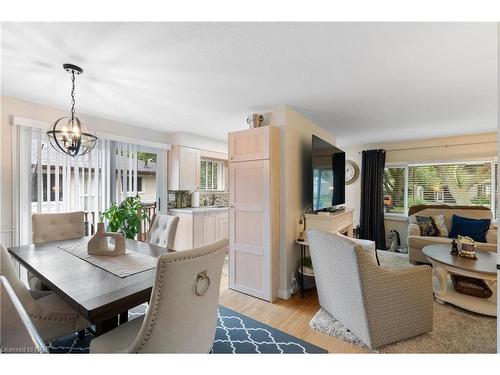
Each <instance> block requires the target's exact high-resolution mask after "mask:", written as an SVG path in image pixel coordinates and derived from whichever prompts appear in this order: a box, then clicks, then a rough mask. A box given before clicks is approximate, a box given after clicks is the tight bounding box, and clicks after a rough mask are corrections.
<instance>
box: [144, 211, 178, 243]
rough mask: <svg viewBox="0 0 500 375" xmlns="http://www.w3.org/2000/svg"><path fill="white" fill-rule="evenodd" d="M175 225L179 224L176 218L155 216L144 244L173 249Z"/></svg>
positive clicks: (162, 215) (161, 215)
mask: <svg viewBox="0 0 500 375" xmlns="http://www.w3.org/2000/svg"><path fill="white" fill-rule="evenodd" d="M177 224H179V218H178V217H177V216H170V215H164V214H155V215H154V216H153V222H152V223H151V226H150V227H149V231H148V234H147V236H146V242H147V243H150V244H151V245H156V246H160V247H166V248H167V249H173V248H174V242H175V233H176V232H177Z"/></svg>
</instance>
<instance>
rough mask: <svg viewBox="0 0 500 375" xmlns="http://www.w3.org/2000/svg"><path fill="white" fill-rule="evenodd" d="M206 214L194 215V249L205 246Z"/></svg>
mask: <svg viewBox="0 0 500 375" xmlns="http://www.w3.org/2000/svg"><path fill="white" fill-rule="evenodd" d="M205 216H206V215H205V214H204V213H201V214H193V247H199V246H203V245H204V244H205Z"/></svg>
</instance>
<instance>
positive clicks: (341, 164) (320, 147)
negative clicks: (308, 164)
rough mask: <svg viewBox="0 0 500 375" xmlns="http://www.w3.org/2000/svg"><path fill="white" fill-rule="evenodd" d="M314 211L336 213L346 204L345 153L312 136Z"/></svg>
mask: <svg viewBox="0 0 500 375" xmlns="http://www.w3.org/2000/svg"><path fill="white" fill-rule="evenodd" d="M312 180H313V181H312V189H313V193H312V198H313V202H312V209H313V211H315V212H316V211H334V210H336V209H339V208H340V207H341V206H342V205H344V204H345V152H344V151H342V150H341V149H339V148H337V147H335V146H333V145H332V144H330V143H328V142H326V141H324V140H322V139H321V138H319V137H316V136H315V135H313V136H312Z"/></svg>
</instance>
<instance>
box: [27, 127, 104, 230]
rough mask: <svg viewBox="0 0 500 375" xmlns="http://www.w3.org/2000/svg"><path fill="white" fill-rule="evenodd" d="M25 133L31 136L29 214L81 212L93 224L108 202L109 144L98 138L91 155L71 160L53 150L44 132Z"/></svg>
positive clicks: (35, 129)
mask: <svg viewBox="0 0 500 375" xmlns="http://www.w3.org/2000/svg"><path fill="white" fill-rule="evenodd" d="M25 134H29V136H30V137H31V142H30V143H31V158H30V181H29V182H30V184H29V189H30V194H29V196H30V198H31V199H30V201H31V213H54V212H68V211H84V212H85V213H86V220H87V221H88V222H90V223H92V224H93V225H95V224H96V223H97V221H98V219H99V215H100V213H101V212H102V211H103V210H104V209H106V208H107V207H108V202H109V201H110V199H109V198H110V191H109V179H108V178H107V176H106V173H104V171H105V170H107V169H109V156H108V155H109V148H110V141H107V140H101V139H100V140H98V141H97V143H96V146H95V147H94V149H93V150H92V151H91V152H90V153H88V154H86V155H84V156H81V157H76V158H73V157H70V156H67V155H64V154H62V153H61V152H59V151H57V150H55V149H54V148H53V147H52V146H51V145H50V143H49V141H48V138H47V134H46V132H45V131H44V130H43V129H39V128H32V129H31V130H30V131H29V133H26V132H25ZM25 152H29V150H25Z"/></svg>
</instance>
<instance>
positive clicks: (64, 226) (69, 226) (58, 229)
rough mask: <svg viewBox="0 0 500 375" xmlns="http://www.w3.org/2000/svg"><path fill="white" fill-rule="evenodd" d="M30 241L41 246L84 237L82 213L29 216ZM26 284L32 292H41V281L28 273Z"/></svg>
mask: <svg viewBox="0 0 500 375" xmlns="http://www.w3.org/2000/svg"><path fill="white" fill-rule="evenodd" d="M31 228H32V241H33V243H34V244H41V243H45V242H51V241H61V240H70V239H73V238H79V237H85V235H86V233H85V223H84V213H83V211H77V212H64V213H54V214H33V215H32V216H31ZM28 284H29V286H30V288H31V289H33V290H42V282H41V280H40V279H39V278H38V277H36V276H35V275H33V274H32V273H31V272H28Z"/></svg>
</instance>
